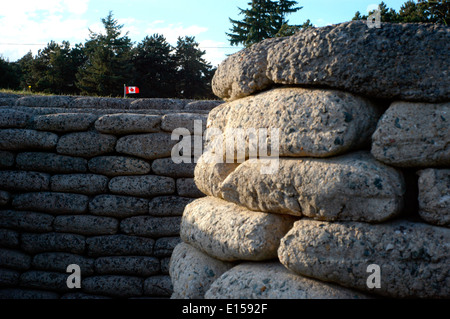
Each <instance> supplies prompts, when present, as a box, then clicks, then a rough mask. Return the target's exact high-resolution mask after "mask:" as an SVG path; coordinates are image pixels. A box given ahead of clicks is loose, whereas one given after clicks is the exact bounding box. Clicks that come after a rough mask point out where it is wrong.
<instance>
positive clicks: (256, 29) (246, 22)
mask: <svg viewBox="0 0 450 319" xmlns="http://www.w3.org/2000/svg"><path fill="white" fill-rule="evenodd" d="M248 5H249V6H250V8H249V9H241V8H238V9H239V11H240V12H239V14H240V15H243V16H244V18H243V20H240V21H239V20H234V19H231V18H230V19H229V20H230V22H231V23H232V28H231V29H230V31H231V33H226V34H227V36H228V37H229V41H230V44H231V45H239V44H243V45H244V46H246V47H248V46H250V45H252V44H254V43H257V42H260V41H262V40H264V39H267V38H273V37H276V36H280V35H281V36H284V35H285V34H286V33H288V34H290V33H292V32H293V30H294V28H291V26H289V24H288V21H287V20H286V15H288V14H291V13H294V12H297V11H298V10H300V9H301V8H302V7H296V5H297V1H290V0H279V1H274V0H252V2H249V3H248ZM293 27H294V26H293ZM301 27H302V26H295V30H298V29H300V28H301Z"/></svg>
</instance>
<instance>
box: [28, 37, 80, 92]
mask: <svg viewBox="0 0 450 319" xmlns="http://www.w3.org/2000/svg"><path fill="white" fill-rule="evenodd" d="M81 63H82V59H79V58H78V57H77V49H76V48H75V49H73V50H72V49H71V48H70V43H69V42H68V41H63V42H62V44H57V43H56V42H54V41H51V42H50V43H49V44H48V45H47V47H45V48H44V49H43V50H39V51H38V54H37V56H36V57H35V58H34V59H33V60H32V62H31V65H30V69H29V72H30V73H31V78H32V82H33V83H32V84H30V85H32V87H33V89H35V90H36V91H40V92H45V93H52V94H76V93H78V90H77V89H76V87H75V81H76V77H75V74H76V72H77V69H78V67H79V66H80V65H81Z"/></svg>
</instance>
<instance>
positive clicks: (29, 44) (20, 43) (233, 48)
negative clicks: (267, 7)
mask: <svg viewBox="0 0 450 319" xmlns="http://www.w3.org/2000/svg"><path fill="white" fill-rule="evenodd" d="M47 44H48V43H0V45H47ZM199 47H200V48H202V49H244V47H203V46H199Z"/></svg>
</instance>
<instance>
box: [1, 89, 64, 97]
mask: <svg viewBox="0 0 450 319" xmlns="http://www.w3.org/2000/svg"><path fill="white" fill-rule="evenodd" d="M0 94H14V95H21V96H28V95H42V96H52V95H55V94H50V93H42V92H32V91H28V90H21V91H17V90H11V89H0Z"/></svg>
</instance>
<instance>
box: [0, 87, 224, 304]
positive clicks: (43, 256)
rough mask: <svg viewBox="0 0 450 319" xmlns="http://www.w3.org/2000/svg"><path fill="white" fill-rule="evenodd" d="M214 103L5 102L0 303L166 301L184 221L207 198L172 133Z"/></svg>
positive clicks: (0, 136)
mask: <svg viewBox="0 0 450 319" xmlns="http://www.w3.org/2000/svg"><path fill="white" fill-rule="evenodd" d="M218 103H219V102H217V101H188V100H175V99H115V98H88V97H70V96H23V97H21V96H15V95H2V96H1V97H0V105H1V106H0V298H2V299H3V298H6V299H10V298H19V299H35V298H45V299H48V298H64V299H66V298H73V299H80V298H82V299H84V298H144V297H145V298H167V297H169V296H170V295H171V294H172V284H171V280H170V278H169V273H168V263H169V259H170V256H171V253H172V250H173V248H174V247H175V245H176V244H178V243H179V242H180V239H179V225H180V220H181V217H180V216H181V214H182V212H183V209H184V207H185V205H186V204H188V203H190V202H191V201H192V200H193V199H194V198H198V197H202V196H203V194H202V193H200V192H199V190H198V189H197V188H196V187H195V184H194V180H193V174H194V167H195V163H194V162H192V163H181V164H175V163H174V162H173V161H172V159H171V150H172V147H173V145H174V144H176V143H177V142H178V141H177V140H172V139H171V133H172V131H173V130H174V129H175V128H179V127H180V128H185V129H188V130H191V131H192V128H193V121H194V120H198V121H202V122H203V123H204V124H205V123H206V122H205V119H206V116H207V114H208V112H209V110H210V109H211V108H212V107H214V106H216V105H217V104H218ZM69 265H77V266H79V270H80V273H78V275H79V279H80V281H81V282H80V283H81V285H80V287H77V286H76V283H77V280H76V278H74V277H70V278H69V276H73V275H76V273H75V272H74V269H73V268H71V267H69Z"/></svg>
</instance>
